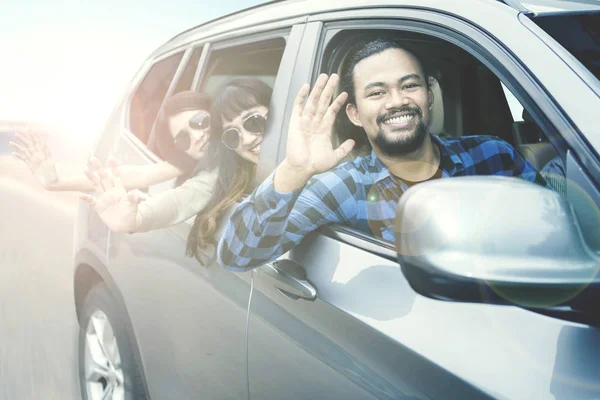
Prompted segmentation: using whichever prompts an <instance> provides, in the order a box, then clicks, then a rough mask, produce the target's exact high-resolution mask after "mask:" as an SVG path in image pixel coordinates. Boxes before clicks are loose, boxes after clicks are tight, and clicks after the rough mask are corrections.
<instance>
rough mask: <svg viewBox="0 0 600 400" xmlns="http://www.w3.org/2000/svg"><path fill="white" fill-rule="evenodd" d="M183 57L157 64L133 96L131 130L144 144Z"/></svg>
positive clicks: (130, 116)
mask: <svg viewBox="0 0 600 400" xmlns="http://www.w3.org/2000/svg"><path fill="white" fill-rule="evenodd" d="M182 57H183V52H181V53H177V54H174V55H172V56H169V57H167V58H164V59H162V60H160V61H158V62H156V63H155V64H154V65H153V66H152V67H151V68H150V70H149V71H148V74H147V75H146V76H145V77H144V79H143V80H142V83H141V84H140V85H139V86H138V88H137V89H136V91H135V93H134V94H133V98H132V100H131V109H130V115H129V128H130V129H131V132H133V134H134V135H135V136H137V137H138V138H139V139H140V140H141V141H142V142H143V143H147V142H148V138H149V137H150V132H151V131H152V125H153V124H154V120H155V119H156V115H157V114H158V110H159V109H160V105H161V104H162V102H163V100H164V97H165V94H166V93H167V90H168V89H169V86H170V85H171V81H172V80H173V76H174V75H175V72H176V71H177V67H178V66H179V63H180V61H181V58H182Z"/></svg>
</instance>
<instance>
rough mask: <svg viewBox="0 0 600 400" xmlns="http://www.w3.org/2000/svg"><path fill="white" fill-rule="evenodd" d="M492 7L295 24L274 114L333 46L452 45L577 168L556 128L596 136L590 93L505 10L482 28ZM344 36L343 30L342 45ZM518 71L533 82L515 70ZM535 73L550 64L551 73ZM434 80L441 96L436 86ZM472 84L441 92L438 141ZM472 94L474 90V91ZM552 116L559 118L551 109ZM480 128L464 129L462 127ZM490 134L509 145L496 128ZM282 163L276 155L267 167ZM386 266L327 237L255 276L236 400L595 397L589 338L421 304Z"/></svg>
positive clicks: (371, 253)
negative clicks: (292, 56) (292, 57)
mask: <svg viewBox="0 0 600 400" xmlns="http://www.w3.org/2000/svg"><path fill="white" fill-rule="evenodd" d="M492 10H494V11H495V10H496V5H491V6H490V5H489V4H487V5H486V4H485V3H484V2H482V3H481V4H480V5H479V6H478V5H477V4H469V5H468V6H467V5H466V3H464V4H463V3H460V4H456V10H455V12H456V13H458V14H460V15H462V18H463V19H458V18H454V17H452V16H449V15H448V14H447V13H441V12H440V13H436V12H433V11H423V10H412V9H408V8H405V9H402V10H400V9H391V8H386V9H385V10H383V9H381V10H380V9H369V10H353V11H347V12H339V13H335V15H333V13H332V14H328V15H326V16H325V17H321V16H315V17H314V18H312V19H313V20H314V21H312V22H309V23H308V24H307V27H306V31H305V35H304V37H303V42H302V50H301V51H302V53H301V57H299V61H298V63H297V64H296V68H295V71H294V79H293V81H292V84H291V85H290V88H289V92H290V94H289V97H288V99H287V100H288V105H289V104H291V99H293V96H294V95H295V94H296V93H297V92H298V90H299V88H300V86H301V84H302V83H303V82H305V81H312V82H314V79H315V78H316V76H317V74H318V73H319V72H327V73H331V72H335V71H336V70H335V69H333V70H332V69H331V68H332V66H336V65H337V64H335V63H334V62H333V61H332V60H333V58H334V55H332V54H335V51H334V50H336V49H340V48H341V46H342V43H343V42H344V40H346V41H356V40H357V38H358V37H357V36H356V35H353V34H354V33H364V34H366V35H371V37H372V36H373V35H379V34H383V33H386V34H387V33H390V32H391V31H394V32H395V33H397V34H398V37H399V38H401V39H406V40H415V41H416V42H417V43H419V45H420V46H423V45H424V44H425V45H427V44H428V37H429V36H430V37H432V38H435V41H433V40H432V41H431V44H432V45H433V44H439V43H441V42H443V43H444V46H446V45H452V46H456V47H457V48H458V47H459V48H460V50H458V49H457V50H456V52H457V53H458V52H463V51H464V52H466V55H467V56H468V57H473V58H474V59H477V60H478V62H481V63H482V64H483V65H484V66H485V67H486V68H487V69H489V70H490V71H492V73H493V75H495V76H497V77H498V78H499V80H500V81H501V82H502V83H503V84H505V85H506V86H508V87H510V89H511V90H512V91H514V92H515V96H516V97H517V98H518V99H519V101H520V102H521V103H522V104H524V105H525V106H526V108H527V109H529V110H532V111H531V112H532V114H534V120H535V121H536V122H537V124H538V125H539V127H540V129H541V130H542V131H543V132H544V133H545V134H546V135H547V140H548V141H550V142H551V143H552V146H551V147H554V150H555V151H556V152H557V153H560V154H561V155H562V156H564V154H565V152H566V149H565V147H561V146H563V145H565V142H566V143H568V146H567V147H569V154H574V153H578V154H580V157H585V158H586V159H588V160H589V154H590V153H589V152H590V150H589V148H585V147H583V146H580V145H577V143H581V142H578V140H579V139H576V138H575V135H576V132H577V130H576V129H575V128H574V126H575V124H571V123H568V122H566V121H567V118H565V115H566V114H567V113H571V112H572V114H570V115H572V116H573V118H578V117H581V116H583V118H581V119H580V120H579V119H577V121H578V124H580V125H579V127H580V129H582V130H583V131H584V132H587V133H588V134H590V135H593V136H594V137H597V129H596V128H595V127H594V126H593V125H590V124H588V122H587V121H589V116H590V115H593V114H592V113H593V111H592V110H593V107H592V106H591V104H594V105H595V107H598V106H599V104H600V103H599V100H598V97H597V95H594V93H593V91H592V90H590V88H589V87H588V86H587V84H586V83H585V82H582V81H581V80H580V79H579V78H578V76H577V75H575V74H573V73H572V72H569V71H568V67H567V68H563V66H564V63H563V61H562V60H561V59H560V58H558V57H557V56H556V54H555V53H553V52H552V51H549V50H548V47H547V45H546V44H545V43H544V42H542V41H540V40H539V39H538V38H536V37H535V35H531V31H528V28H526V27H524V26H523V25H522V24H521V23H520V22H519V16H518V13H517V12H516V11H514V10H512V9H509V8H508V7H506V8H505V9H501V12H499V13H498V14H494V17H493V18H492V17H489V15H490V12H491V11H492ZM366 16H368V18H371V20H365V19H366V18H367V17H366ZM321 18H322V19H323V20H322V21H319V19H321ZM465 20H470V21H471V22H465ZM480 26H484V27H485V29H486V31H485V32H484V31H483V30H481V29H480V28H479V27H480ZM509 27H510V28H509ZM344 30H353V31H354V32H352V33H353V34H348V35H347V36H343V35H344ZM490 32H491V33H490ZM340 35H342V36H340ZM524 38H527V41H525V39H524ZM342 39H344V40H342ZM424 39H425V40H424ZM328 46H332V47H328ZM444 46H439V50H440V51H442V50H443V49H444V48H445V47H444ZM531 46H533V47H535V49H536V51H537V52H536V53H532V50H530V48H531ZM506 47H509V48H510V49H511V50H510V52H509V51H507V50H506ZM437 49H438V48H436V51H435V52H434V54H437V55H438V56H439V61H440V62H443V61H444V56H445V54H444V53H438V52H437ZM483 49H485V50H483ZM515 53H516V54H517V56H514V54H515ZM533 54H535V56H534V55H533ZM302 60H304V61H302ZM313 60H314V61H313ZM519 60H521V61H519ZM525 62H527V63H528V64H527V65H528V68H532V69H533V70H534V71H535V72H532V73H528V72H527V69H525V68H524V67H523V64H522V63H525ZM529 63H531V64H529ZM544 65H546V66H547V65H558V67H557V69H556V70H555V71H553V73H552V74H551V73H550V72H549V71H548V70H547V68H546V69H544ZM453 68H454V64H453V63H452V62H449V63H448V68H447V71H448V73H449V74H450V76H453V75H452V73H453V72H456V71H455V70H454V69H453ZM533 74H535V75H533ZM533 76H535V78H534V77H533ZM552 76H554V78H552ZM556 76H560V77H561V79H562V80H563V84H565V83H566V82H568V84H569V85H570V87H571V88H572V89H573V90H574V91H576V92H577V93H580V95H581V96H582V97H583V98H585V99H586V100H587V101H590V102H591V104H589V103H588V104H585V105H583V108H582V109H578V110H575V109H574V107H573V106H574V103H573V98H572V96H568V95H567V94H566V93H565V91H564V89H560V88H558V87H557V86H558V84H557V83H556V82H555V80H556ZM456 77H457V79H460V76H456ZM463 78H464V77H463ZM467 78H468V76H467ZM538 79H539V80H541V81H542V82H543V84H539V81H538ZM553 79H554V81H553ZM451 81H452V80H451ZM440 82H441V91H442V92H443V91H444V90H445V86H444V83H447V82H444V81H443V80H440ZM490 82H491V81H490ZM497 83H498V85H497V88H498V89H499V92H498V93H501V92H502V89H501V86H500V84H499V82H497ZM473 84H474V83H473V81H472V80H469V79H467V80H465V81H464V85H457V84H456V82H450V83H449V85H446V87H447V89H448V90H447V91H446V92H445V93H444V95H443V97H444V103H443V106H442V109H443V110H444V111H445V114H446V115H445V116H446V118H445V122H444V123H443V125H442V128H445V129H442V130H441V131H440V132H436V133H438V134H439V135H440V136H442V135H444V134H448V135H451V134H452V132H449V131H448V129H449V128H452V130H453V132H454V134H457V133H456V130H459V132H458V134H459V135H462V134H463V132H462V131H460V130H461V129H463V127H464V125H463V124H462V120H461V118H465V117H468V116H465V115H464V114H462V113H463V111H462V107H463V106H465V107H467V103H464V104H463V103H460V99H461V98H462V97H461V96H462V94H461V89H469V87H468V86H466V85H473ZM586 88H587V89H586ZM484 92H485V90H484V88H483V86H482V87H481V91H480V92H478V93H479V94H481V93H484ZM550 93H551V94H550ZM448 96H449V97H448ZM553 96H556V97H553ZM446 99H450V100H452V101H446ZM482 100H483V99H482ZM455 101H458V103H456V102H455ZM503 101H504V102H505V103H506V99H504V100H503ZM473 103H476V102H473ZM494 104H501V103H500V102H498V103H494ZM557 104H560V106H558V105H557ZM495 106H496V105H495ZM495 106H494V107H495ZM470 107H483V105H481V104H472V105H471V106H470ZM560 107H564V108H563V109H562V110H561V111H558V110H559V109H560ZM470 109H473V108H470ZM505 111H506V112H505V116H502V117H498V118H499V120H502V121H504V122H506V121H508V119H506V118H510V112H509V109H508V104H506V110H505ZM288 115H289V112H288ZM506 115H508V117H506ZM586 115H587V117H586ZM494 116H496V115H495V114H494ZM483 122H485V121H483ZM483 122H482V124H480V125H477V124H472V129H476V128H477V127H481V126H483ZM511 123H512V121H510V122H509V123H508V125H507V126H508V127H509V129H510V124H511ZM465 129H467V128H465ZM283 132H285V131H283ZM467 133H470V132H465V134H467ZM498 134H499V135H503V136H502V137H503V138H506V139H505V140H509V141H512V142H513V143H515V142H514V138H512V132H511V131H510V130H509V131H508V132H503V131H499V133H498ZM283 142H284V143H285V138H284V140H283ZM281 148H284V146H283V145H282V146H281ZM283 158H284V155H283V154H280V155H279V161H281V160H282V159H283ZM594 163H595V164H593V168H594V170H595V168H597V164H596V161H594ZM589 165H592V164H589ZM265 168H266V167H265ZM266 169H268V168H266ZM573 170H574V171H575V170H577V168H573ZM396 257H397V254H396V249H395V246H394V245H392V244H389V243H385V242H382V241H379V240H375V239H373V238H371V237H370V236H368V235H365V234H364V233H360V232H357V231H355V230H352V229H349V228H347V227H342V226H330V227H326V228H321V229H320V230H319V231H317V232H314V233H312V234H310V235H308V236H307V237H306V238H304V239H303V241H302V242H301V243H300V244H299V245H298V246H297V247H295V248H294V249H293V250H292V251H290V252H289V253H287V254H285V255H283V256H282V257H280V258H279V259H278V260H276V261H274V262H271V263H269V264H267V265H265V266H262V267H259V268H257V269H255V270H254V272H253V274H254V291H253V295H252V299H251V305H250V318H249V326H248V343H249V350H248V351H249V352H248V365H249V379H250V397H251V398H254V399H259V398H260V399H262V398H287V399H303V398H331V399H334V398H336V399H337V398H356V399H364V398H378V399H399V398H407V399H408V398H415V399H416V398H418V399H425V398H427V399H429V398H438V399H449V398H456V399H465V398H469V399H471V398H523V399H525V398H536V399H542V398H565V399H566V398H585V396H593V395H597V394H598V391H599V388H600V380H599V379H600V378H598V375H597V374H596V375H594V374H591V373H589V372H587V371H591V370H594V371H597V370H599V367H600V361H599V360H600V358H598V357H597V356H598V355H599V354H598V350H597V348H598V347H597V346H596V345H595V343H598V340H600V334H599V333H598V332H599V331H598V330H597V329H596V328H593V327H589V326H587V325H582V324H577V323H574V322H571V321H569V320H566V319H562V318H556V317H555V318H550V317H548V316H547V315H543V314H541V313H538V312H533V311H530V310H526V309H525V308H521V307H518V306H516V305H509V306H498V305H487V304H473V303H458V302H456V303H454V302H445V301H440V300H434V299H431V298H427V297H424V296H421V295H419V294H417V293H416V292H415V291H414V290H413V289H412V288H411V286H410V285H409V284H408V281H407V279H406V278H405V276H404V275H403V273H402V270H401V269H400V267H399V265H398V263H397V261H396V260H397V258H396ZM508 300H509V301H510V299H508ZM579 377H580V378H579ZM582 396H583V397H582Z"/></svg>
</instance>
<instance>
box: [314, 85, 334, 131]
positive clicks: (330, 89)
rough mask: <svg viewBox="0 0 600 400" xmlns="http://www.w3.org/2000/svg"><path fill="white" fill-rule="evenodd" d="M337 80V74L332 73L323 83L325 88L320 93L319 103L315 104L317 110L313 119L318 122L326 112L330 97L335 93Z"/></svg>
mask: <svg viewBox="0 0 600 400" xmlns="http://www.w3.org/2000/svg"><path fill="white" fill-rule="evenodd" d="M338 82H339V78H338V76H337V74H332V75H331V76H330V77H329V79H328V80H327V84H326V85H325V89H324V90H323V92H322V93H321V97H320V99H319V105H318V106H317V111H316V113H315V120H317V122H318V123H320V122H321V120H322V119H323V116H324V115H325V113H326V112H327V108H328V107H329V104H330V103H331V98H332V97H333V94H334V93H335V89H336V88H337V85H338Z"/></svg>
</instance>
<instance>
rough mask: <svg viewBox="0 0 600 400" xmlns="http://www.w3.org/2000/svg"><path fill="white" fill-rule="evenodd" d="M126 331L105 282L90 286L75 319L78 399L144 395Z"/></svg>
mask: <svg viewBox="0 0 600 400" xmlns="http://www.w3.org/2000/svg"><path fill="white" fill-rule="evenodd" d="M129 332H130V330H129V324H128V319H127V318H126V317H125V316H124V314H123V312H122V311H121V307H119V303H118V302H117V301H116V300H115V298H114V297H113V296H112V295H111V293H110V291H109V290H108V288H107V287H106V285H104V283H99V284H96V285H95V286H94V287H92V289H91V290H90V291H89V292H88V294H87V296H86V298H85V300H84V302H83V308H82V312H81V318H80V320H79V344H78V354H79V356H78V357H79V383H80V385H79V386H80V388H81V396H82V399H84V400H96V399H104V398H108V399H114V400H145V399H148V395H147V391H146V388H145V385H144V380H143V377H142V374H141V368H140V367H139V365H138V363H137V362H136V357H135V355H134V351H133V347H132V345H131V343H132V341H131V339H132V338H131V335H130V334H129Z"/></svg>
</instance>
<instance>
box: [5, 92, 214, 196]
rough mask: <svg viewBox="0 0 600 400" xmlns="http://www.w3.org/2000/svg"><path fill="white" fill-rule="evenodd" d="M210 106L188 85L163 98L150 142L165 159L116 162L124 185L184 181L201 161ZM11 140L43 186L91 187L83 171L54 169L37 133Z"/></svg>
mask: <svg viewBox="0 0 600 400" xmlns="http://www.w3.org/2000/svg"><path fill="white" fill-rule="evenodd" d="M210 106H211V101H210V97H209V96H208V95H206V94H203V93H197V92H192V91H185V92H180V93H177V94H175V95H173V96H171V97H170V98H169V99H167V101H166V102H165V106H164V107H163V111H162V113H161V115H160V116H159V117H158V118H157V127H156V142H157V146H155V147H156V148H157V152H158V154H159V155H160V156H161V158H162V159H163V160H164V161H162V162H158V163H155V164H151V165H142V166H138V165H125V166H122V167H120V172H121V180H122V182H123V185H124V187H125V188H126V189H137V188H145V187H148V186H151V185H153V184H156V183H159V182H163V181H167V180H169V179H173V178H177V177H179V180H180V181H183V180H185V179H187V178H189V177H191V176H193V175H194V174H195V172H196V170H197V169H198V168H199V167H202V165H199V163H204V164H206V162H207V160H205V157H204V155H205V153H207V151H206V146H205V145H206V144H207V141H206V140H205V139H206V138H207V137H208V136H207V135H206V132H207V128H208V126H207V125H206V124H207V122H208V121H210V118H209V117H210V116H209V114H208V112H207V111H206V110H209V109H210ZM10 146H11V147H12V149H13V155H14V156H15V157H16V158H18V159H20V160H22V161H23V162H24V163H25V164H26V165H27V166H28V167H29V169H30V171H31V173H32V174H33V176H34V178H35V179H36V180H37V181H38V183H40V185H41V186H42V187H43V188H44V189H46V190H50V191H82V192H89V191H92V190H94V187H93V184H92V181H91V180H90V179H89V178H88V177H87V176H86V173H85V172H84V173H80V174H71V175H69V174H64V173H59V172H58V171H57V168H56V164H55V162H54V159H53V157H52V154H51V152H50V150H49V149H48V146H47V145H46V143H44V141H42V140H41V139H40V138H39V136H37V135H36V134H34V133H31V132H26V133H25V134H24V135H21V134H17V135H16V140H15V141H14V142H10ZM101 167H102V165H101V163H100V161H98V160H97V159H95V158H92V159H91V160H90V168H93V169H98V168H101Z"/></svg>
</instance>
